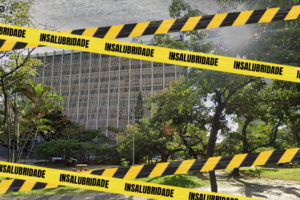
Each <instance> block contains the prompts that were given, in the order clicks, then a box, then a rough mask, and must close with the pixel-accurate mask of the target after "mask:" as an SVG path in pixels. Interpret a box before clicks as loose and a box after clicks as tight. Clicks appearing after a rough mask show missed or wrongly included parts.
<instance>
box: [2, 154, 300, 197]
mask: <svg viewBox="0 0 300 200" xmlns="http://www.w3.org/2000/svg"><path fill="white" fill-rule="evenodd" d="M297 161H300V149H299V148H294V149H286V150H275V151H266V152H259V153H250V154H237V155H234V156H223V157H221V156H220V157H211V158H208V159H194V160H184V161H179V162H165V163H157V164H149V165H134V166H130V167H119V168H109V169H102V170H93V171H87V172H85V173H89V174H94V175H99V176H104V177H114V178H122V179H138V178H153V177H158V176H166V175H173V174H186V173H191V172H207V171H214V170H220V169H231V168H239V167H251V166H263V165H268V164H281V163H289V162H297ZM54 187H58V185H53V184H46V183H41V182H32V181H24V180H19V179H10V180H3V181H2V182H1V183H0V194H1V193H9V192H20V191H30V190H36V189H43V188H54Z"/></svg>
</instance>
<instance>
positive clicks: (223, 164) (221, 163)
mask: <svg viewBox="0 0 300 200" xmlns="http://www.w3.org/2000/svg"><path fill="white" fill-rule="evenodd" d="M232 158H233V156H223V157H222V158H221V159H220V161H219V162H218V164H217V165H216V167H215V170H217V169H226V167H227V166H228V164H229V163H230V161H231V160H232Z"/></svg>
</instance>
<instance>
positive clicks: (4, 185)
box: [0, 179, 14, 194]
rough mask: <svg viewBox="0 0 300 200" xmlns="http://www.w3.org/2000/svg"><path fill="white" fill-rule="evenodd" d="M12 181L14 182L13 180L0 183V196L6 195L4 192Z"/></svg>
mask: <svg viewBox="0 0 300 200" xmlns="http://www.w3.org/2000/svg"><path fill="white" fill-rule="evenodd" d="M13 181H14V180H13V179H10V180H3V181H1V183H0V194H4V193H6V191H7V190H8V188H9V187H10V185H11V184H12V183H13Z"/></svg>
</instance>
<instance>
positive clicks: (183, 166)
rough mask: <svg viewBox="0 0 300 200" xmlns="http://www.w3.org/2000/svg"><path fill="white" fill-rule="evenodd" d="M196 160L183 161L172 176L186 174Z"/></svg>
mask: <svg viewBox="0 0 300 200" xmlns="http://www.w3.org/2000/svg"><path fill="white" fill-rule="evenodd" d="M195 161H196V160H195V159H194V160H184V161H182V163H181V165H180V166H179V167H178V169H177V170H176V172H175V173H174V174H186V173H188V171H189V169H191V167H192V165H193V164H194V162H195Z"/></svg>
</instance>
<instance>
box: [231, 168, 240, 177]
mask: <svg viewBox="0 0 300 200" xmlns="http://www.w3.org/2000/svg"><path fill="white" fill-rule="evenodd" d="M231 175H232V176H233V177H234V178H238V177H240V176H241V175H240V168H234V169H233V171H232V173H231Z"/></svg>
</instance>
